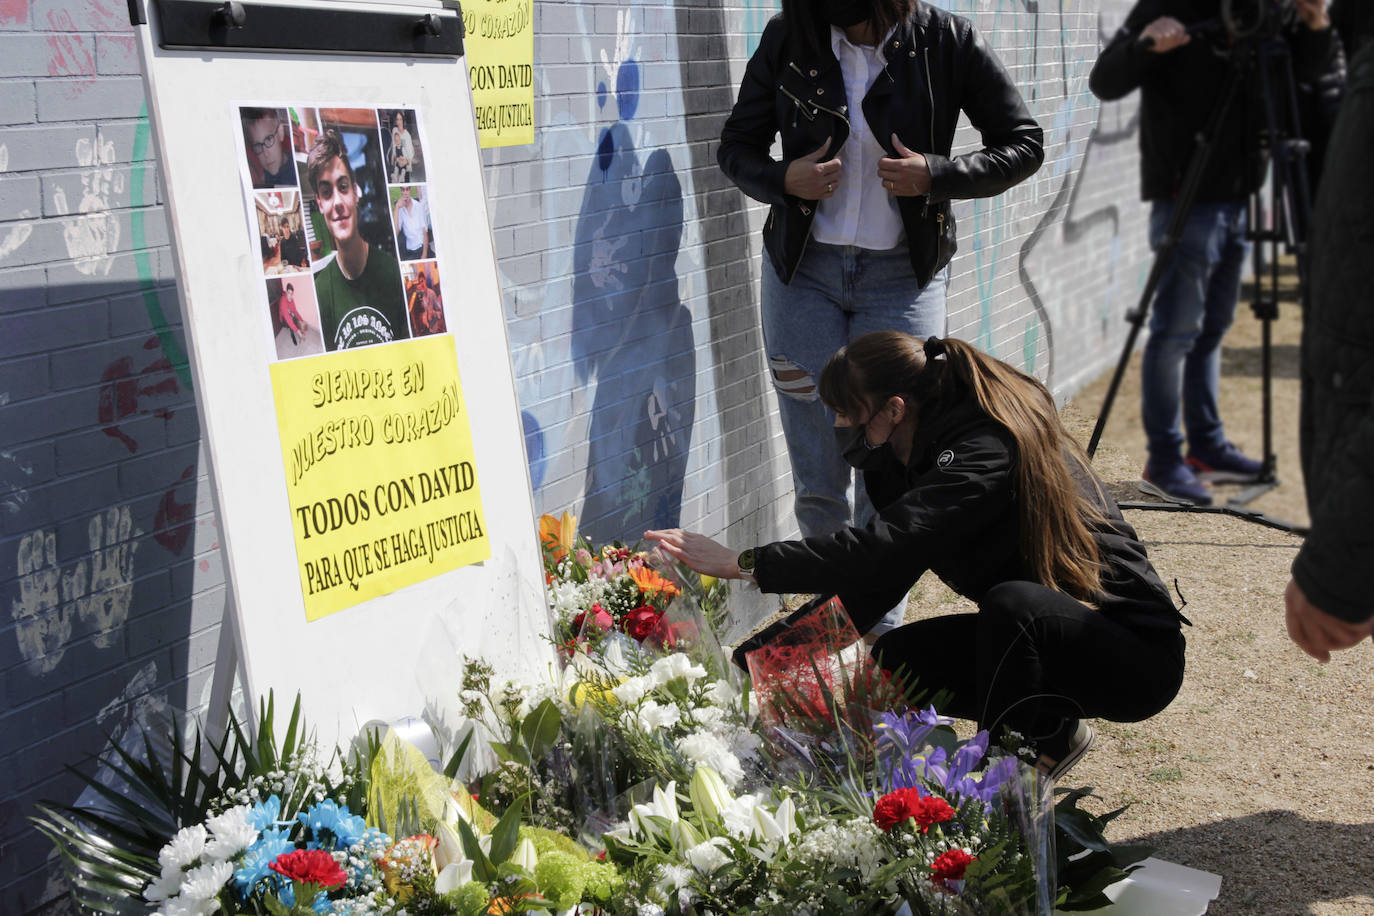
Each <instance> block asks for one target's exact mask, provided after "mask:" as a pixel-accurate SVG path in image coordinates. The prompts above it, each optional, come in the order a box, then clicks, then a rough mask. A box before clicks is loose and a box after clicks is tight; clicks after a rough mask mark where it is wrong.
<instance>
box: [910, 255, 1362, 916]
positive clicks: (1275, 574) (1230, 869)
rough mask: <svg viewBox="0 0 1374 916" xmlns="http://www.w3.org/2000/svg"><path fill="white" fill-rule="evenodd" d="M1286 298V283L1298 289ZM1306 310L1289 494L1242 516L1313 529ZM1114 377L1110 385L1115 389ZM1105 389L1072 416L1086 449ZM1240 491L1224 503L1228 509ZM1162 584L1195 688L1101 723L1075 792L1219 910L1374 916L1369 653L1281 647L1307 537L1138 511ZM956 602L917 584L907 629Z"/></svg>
mask: <svg viewBox="0 0 1374 916" xmlns="http://www.w3.org/2000/svg"><path fill="white" fill-rule="evenodd" d="M1288 280H1289V281H1290V282H1291V274H1290V275H1289V277H1288ZM1245 302H1246V300H1242V305H1241V308H1240V309H1239V310H1238V312H1237V316H1236V323H1235V325H1234V326H1233V328H1232V330H1231V332H1230V334H1229V335H1228V336H1227V339H1226V342H1225V348H1224V351H1223V381H1222V399H1223V403H1222V412H1223V417H1224V418H1225V420H1226V424H1227V431H1228V434H1229V436H1230V438H1231V439H1232V440H1233V441H1235V442H1236V443H1237V444H1238V445H1240V446H1241V447H1242V449H1243V450H1245V451H1246V452H1247V453H1249V454H1252V455H1259V454H1261V453H1262V451H1263V448H1262V445H1263V438H1262V437H1263V433H1262V419H1261V417H1262V411H1261V395H1260V392H1261V373H1260V370H1259V366H1260V345H1261V327H1262V322H1260V321H1259V320H1257V319H1256V318H1255V317H1254V316H1253V315H1252V313H1251V311H1250V309H1249V308H1248V307H1247V306H1246V304H1245ZM1300 330H1301V317H1300V313H1299V309H1298V308H1296V307H1295V306H1291V305H1290V306H1284V307H1283V308H1282V309H1281V315H1280V318H1279V320H1278V321H1277V322H1275V323H1274V325H1273V353H1274V360H1275V362H1274V371H1273V373H1272V374H1273V378H1274V396H1273V401H1274V409H1273V416H1274V418H1275V419H1274V433H1273V436H1274V449H1275V452H1276V453H1277V467H1278V472H1279V473H1278V476H1279V478H1280V481H1281V484H1280V486H1278V487H1277V488H1275V489H1274V490H1272V491H1270V492H1268V493H1266V494H1264V495H1263V496H1262V497H1260V498H1258V499H1256V500H1254V501H1253V502H1251V503H1250V504H1249V508H1251V509H1256V510H1259V511H1261V512H1263V513H1265V514H1267V515H1269V516H1271V517H1274V518H1278V519H1283V520H1286V521H1289V522H1293V523H1296V524H1300V525H1305V524H1306V523H1307V513H1306V504H1305V501H1304V496H1303V490H1302V480H1301V470H1300V466H1299V464H1298V454H1297V422H1298V408H1297V405H1298V379H1297V375H1298V373H1297V368H1298V337H1299V334H1300ZM1108 375H1109V374H1108ZM1107 382H1108V377H1107V376H1104V377H1103V378H1102V379H1100V380H1099V381H1098V382H1097V383H1095V384H1094V385H1092V386H1090V387H1089V388H1087V389H1086V390H1084V391H1082V392H1080V393H1079V394H1078V396H1077V397H1076V398H1075V399H1074V400H1073V402H1072V403H1070V404H1069V405H1067V406H1066V408H1065V411H1064V416H1065V421H1066V423H1067V424H1068V425H1069V428H1070V429H1071V430H1072V431H1073V432H1074V433H1075V435H1077V436H1078V437H1079V438H1080V441H1082V442H1084V443H1086V442H1087V441H1088V437H1089V435H1090V434H1091V432H1092V429H1093V425H1094V423H1095V422H1096V417H1097V414H1098V412H1099V410H1100V407H1101V404H1102V399H1103V397H1104V395H1105V392H1106V388H1107ZM1144 458H1145V443H1144V436H1143V434H1142V432H1141V430H1140V412H1139V370H1138V357H1137V358H1136V359H1135V360H1133V361H1132V363H1131V366H1130V368H1129V369H1128V370H1127V372H1126V375H1125V377H1124V380H1123V385H1122V389H1121V392H1120V394H1119V395H1118V397H1117V400H1116V404H1115V406H1114V407H1113V408H1112V411H1111V414H1110V422H1109V423H1108V425H1107V427H1106V431H1105V434H1104V436H1103V439H1102V443H1101V445H1100V446H1099V448H1098V452H1097V456H1096V458H1095V460H1094V465H1095V467H1096V468H1097V471H1098V473H1099V474H1100V475H1101V476H1102V477H1103V479H1105V480H1106V481H1107V483H1108V485H1109V486H1110V488H1111V489H1112V491H1113V493H1114V494H1115V495H1116V497H1117V499H1118V500H1136V501H1141V500H1146V499H1148V497H1144V496H1143V495H1142V494H1140V493H1139V492H1138V491H1137V490H1136V489H1135V485H1136V482H1137V480H1138V475H1139V473H1140V469H1141V468H1142V467H1143V465H1144ZM1237 491H1238V488H1234V487H1232V488H1219V489H1218V491H1217V496H1218V502H1221V501H1223V500H1224V499H1226V498H1229V497H1230V496H1232V495H1234V494H1235V493H1236V492H1237ZM1126 515H1127V519H1128V520H1129V521H1130V522H1131V523H1132V524H1133V525H1134V526H1135V527H1136V530H1137V531H1138V532H1139V533H1140V536H1141V538H1142V540H1143V541H1144V542H1145V544H1146V546H1147V548H1148V549H1149V552H1150V557H1151V559H1152V560H1153V561H1154V564H1155V567H1156V568H1157V569H1158V571H1159V573H1160V575H1161V576H1162V577H1163V579H1164V580H1165V581H1166V582H1173V581H1174V580H1175V579H1177V582H1178V587H1179V589H1180V590H1181V591H1182V593H1183V595H1184V596H1185V597H1186V598H1187V601H1188V605H1187V608H1186V610H1185V611H1184V613H1185V614H1186V615H1187V616H1188V617H1189V619H1191V620H1192V621H1193V623H1194V624H1195V625H1194V626H1193V627H1192V628H1191V629H1186V628H1185V629H1186V634H1187V637H1188V656H1187V657H1188V672H1187V676H1186V679H1185V681H1184V684H1183V689H1182V691H1181V692H1180V693H1179V695H1178V697H1177V699H1175V700H1174V702H1173V704H1172V705H1171V706H1169V708H1168V709H1166V710H1164V711H1163V712H1162V713H1160V714H1159V715H1158V716H1156V717H1155V718H1153V719H1150V720H1148V721H1146V722H1137V723H1127V724H1123V723H1114V722H1105V721H1095V722H1094V723H1093V724H1094V726H1095V727H1096V728H1097V732H1098V741H1097V744H1096V746H1095V747H1094V749H1093V751H1092V752H1091V753H1090V754H1089V755H1088V756H1087V757H1086V758H1085V759H1084V760H1083V761H1082V762H1081V763H1080V764H1079V765H1078V767H1077V768H1076V769H1075V770H1074V771H1073V772H1072V773H1071V774H1070V775H1069V776H1068V777H1067V779H1066V780H1065V784H1066V785H1070V786H1092V787H1094V789H1095V791H1096V793H1097V795H1098V796H1100V798H1099V800H1098V802H1097V803H1095V804H1096V805H1097V809H1098V810H1100V811H1106V810H1110V809H1112V808H1116V807H1119V806H1121V805H1123V804H1129V805H1130V808H1129V809H1128V810H1127V812H1126V813H1125V814H1123V815H1122V816H1121V817H1119V818H1118V819H1117V820H1116V821H1114V822H1113V824H1112V826H1111V829H1110V831H1109V837H1110V838H1111V839H1112V840H1113V841H1116V842H1132V843H1134V842H1143V843H1147V844H1149V845H1152V846H1154V847H1155V849H1156V855H1157V856H1158V857H1160V858H1162V859H1166V860H1168V861H1171V862H1177V863H1180V864H1183V865H1188V866H1190V867H1193V868H1200V869H1204V870H1206V871H1210V872H1215V873H1218V874H1220V875H1221V876H1222V885H1221V896H1220V897H1219V898H1218V900H1217V901H1216V902H1215V903H1213V905H1212V907H1211V908H1210V909H1209V910H1208V913H1209V914H1215V916H1238V914H1263V916H1286V914H1321V916H1337V914H1340V916H1357V914H1370V916H1374V810H1371V807H1372V806H1371V802H1374V738H1372V737H1371V736H1370V731H1371V727H1372V726H1374V646H1371V644H1370V643H1368V642H1366V643H1363V644H1361V645H1360V646H1359V647H1357V648H1355V649H1352V650H1349V651H1346V652H1342V653H1339V654H1338V655H1337V656H1336V657H1335V658H1334V659H1333V661H1332V662H1331V663H1330V664H1329V665H1319V664H1317V663H1316V662H1315V661H1313V660H1312V659H1310V658H1308V657H1307V656H1306V655H1304V654H1303V653H1302V652H1300V651H1299V650H1298V649H1297V648H1296V647H1295V646H1293V645H1292V643H1290V642H1289V641H1288V638H1287V634H1286V632H1285V629H1284V620H1283V590H1284V587H1285V585H1286V584H1287V582H1288V577H1289V573H1288V569H1289V565H1290V564H1291V563H1292V561H1293V557H1294V556H1295V554H1296V553H1297V550H1298V547H1299V545H1300V543H1301V539H1300V537H1299V536H1297V535H1294V534H1290V533H1286V532H1283V531H1279V530H1274V529H1271V528H1267V527H1262V526H1260V525H1258V524H1255V523H1253V522H1249V521H1245V520H1241V519H1237V518H1234V517H1230V516H1226V515H1218V514H1199V513H1176V512H1158V511H1147V510H1128V511H1127V513H1126ZM959 602H960V599H958V598H957V597H956V596H954V595H952V594H951V593H949V592H948V591H947V590H945V589H944V587H943V586H942V585H940V583H938V582H930V583H928V582H924V581H923V582H922V583H921V584H920V585H919V586H918V588H917V590H916V591H915V592H914V594H913V599H912V607H911V610H910V611H909V615H908V616H909V617H911V618H917V617H923V616H927V615H930V614H934V613H948V612H949V611H950V610H951V609H953V607H954V606H955V605H957V604H958V603H959Z"/></svg>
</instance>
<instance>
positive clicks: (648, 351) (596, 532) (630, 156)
mask: <svg viewBox="0 0 1374 916" xmlns="http://www.w3.org/2000/svg"><path fill="white" fill-rule="evenodd" d="M627 19H628V17H626V16H624V15H623V11H622V16H621V18H620V22H619V25H620V30H619V34H618V35H617V41H616V46H615V56H614V57H613V58H609V59H608V58H607V57H606V56H605V53H604V51H603V66H604V67H605V69H606V80H605V81H603V82H601V83H599V84H598V87H597V99H598V107H599V108H601V109H603V110H604V109H605V108H606V107H607V103H608V102H609V101H610V96H611V94H612V91H613V92H614V102H615V111H616V114H617V119H616V120H615V121H614V122H613V123H612V124H610V125H609V126H608V127H605V128H604V129H603V130H602V131H601V136H600V139H599V140H598V142H597V147H596V155H595V156H594V157H593V159H592V164H591V168H590V171H589V174H588V176H587V182H586V185H585V186H584V190H583V196H582V207H581V209H580V210H579V212H578V217H577V230H576V236H575V247H574V252H575V254H574V264H573V268H574V273H573V312H572V322H573V326H572V338H571V346H572V358H573V365H574V367H575V369H576V371H577V377H578V380H579V381H580V382H583V383H588V382H590V383H593V384H594V385H595V395H594V397H593V400H592V409H591V420H590V425H589V429H588V433H587V442H588V457H587V469H586V483H585V486H584V492H585V494H586V500H585V502H584V503H583V507H582V531H583V533H585V534H586V535H587V536H588V537H590V538H592V539H593V540H595V541H609V540H612V539H624V540H635V539H637V538H638V537H639V535H640V534H641V533H642V532H643V531H644V530H645V529H646V528H653V527H672V526H675V525H677V523H678V520H679V514H680V510H681V505H682V485H683V476H684V474H685V472H686V468H687V449H688V447H689V445H690V442H691V433H692V418H693V415H694V412H695V402H696V379H695V373H696V363H695V352H694V345H693V341H692V329H691V315H690V313H688V311H687V309H686V308H685V307H683V305H682V301H681V299H680V297H679V293H678V276H677V268H676V262H677V257H678V251H679V249H680V248H681V244H682V219H683V215H682V185H681V183H680V182H679V181H678V177H677V173H676V171H675V170H674V168H673V162H672V157H671V156H670V155H669V154H668V152H667V151H666V150H662V149H658V150H654V151H653V152H652V153H650V154H649V156H648V158H647V159H645V160H644V161H643V163H641V162H640V159H639V154H638V152H637V151H636V149H635V143H634V139H633V137H632V135H631V128H630V125H631V123H632V122H633V119H634V116H635V112H636V110H637V108H638V104H639V90H640V76H639V64H638V62H637V61H636V60H635V59H634V58H633V56H631V55H630V51H629V41H628V30H627V28H626V26H627ZM611 86H613V87H614V90H611V89H610V88H609V87H611Z"/></svg>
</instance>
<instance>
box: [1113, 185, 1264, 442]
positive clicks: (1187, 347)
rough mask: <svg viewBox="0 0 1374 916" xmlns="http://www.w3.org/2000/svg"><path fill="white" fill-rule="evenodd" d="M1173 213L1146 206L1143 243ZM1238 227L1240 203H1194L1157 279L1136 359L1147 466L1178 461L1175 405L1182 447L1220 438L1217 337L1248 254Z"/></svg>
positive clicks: (1242, 213)
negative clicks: (1147, 218)
mask: <svg viewBox="0 0 1374 916" xmlns="http://www.w3.org/2000/svg"><path fill="white" fill-rule="evenodd" d="M1173 212H1174V204H1173V202H1172V201H1156V202H1155V203H1154V205H1153V207H1152V209H1151V210H1150V247H1151V248H1153V249H1155V250H1156V251H1158V250H1159V247H1160V245H1161V244H1162V243H1163V239H1164V233H1165V231H1166V230H1167V229H1168V227H1169V221H1170V220H1171V219H1172V218H1173ZM1245 229H1246V204H1245V201H1243V200H1242V201H1230V202H1225V203H1197V204H1195V205H1194V206H1193V209H1192V211H1191V212H1190V213H1189V214H1188V220H1187V222H1186V224H1185V225H1184V227H1183V231H1182V233H1181V236H1180V238H1179V242H1178V245H1177V246H1176V247H1175V248H1174V251H1173V254H1172V255H1171V256H1170V258H1169V260H1168V263H1167V264H1166V265H1165V267H1164V272H1163V274H1162V275H1161V276H1160V281H1159V288H1158V289H1157V291H1156V293H1155V299H1154V306H1153V308H1152V309H1151V311H1150V339H1149V340H1148V341H1147V342H1146V344H1145V352H1144V354H1143V356H1142V358H1141V364H1140V367H1141V411H1140V413H1141V419H1142V421H1143V422H1144V424H1145V438H1146V442H1147V445H1148V448H1149V452H1150V462H1151V463H1152V464H1156V465H1168V464H1177V463H1178V462H1181V461H1182V460H1183V455H1182V447H1183V439H1184V437H1183V434H1182V433H1180V432H1179V428H1178V417H1179V413H1180V406H1181V408H1182V414H1183V426H1184V429H1186V431H1187V436H1188V446H1189V449H1190V450H1192V451H1210V450H1213V449H1217V448H1221V447H1222V446H1223V445H1225V443H1226V433H1225V431H1224V430H1223V429H1222V423H1221V411H1220V409H1219V408H1218V406H1217V390H1218V388H1219V387H1220V384H1221V340H1222V338H1223V337H1224V336H1225V335H1226V330H1227V328H1229V327H1230V326H1231V319H1232V318H1233V317H1234V316H1235V313H1236V299H1237V297H1238V296H1239V295H1240V278H1241V272H1242V271H1243V269H1244V267H1245V258H1246V255H1247V254H1248V253H1249V251H1250V243H1249V242H1248V241H1246V239H1245Z"/></svg>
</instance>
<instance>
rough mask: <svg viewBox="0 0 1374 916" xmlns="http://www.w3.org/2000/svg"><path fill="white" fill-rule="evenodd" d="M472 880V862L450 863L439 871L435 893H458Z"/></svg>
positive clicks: (466, 860) (469, 860)
mask: <svg viewBox="0 0 1374 916" xmlns="http://www.w3.org/2000/svg"><path fill="white" fill-rule="evenodd" d="M471 880H472V860H471V859H463V860H461V861H458V862H450V863H449V864H447V865H445V866H444V867H443V868H441V869H439V876H438V877H437V878H435V879H434V892H435V893H436V894H447V893H448V892H449V891H456V890H458V888H460V887H462V886H463V885H464V884H467V883H468V882H469V881H471Z"/></svg>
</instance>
